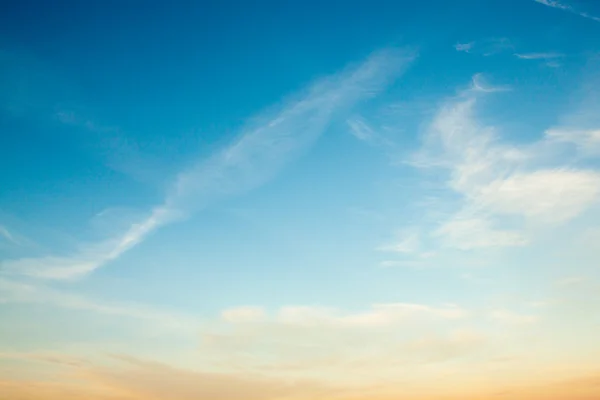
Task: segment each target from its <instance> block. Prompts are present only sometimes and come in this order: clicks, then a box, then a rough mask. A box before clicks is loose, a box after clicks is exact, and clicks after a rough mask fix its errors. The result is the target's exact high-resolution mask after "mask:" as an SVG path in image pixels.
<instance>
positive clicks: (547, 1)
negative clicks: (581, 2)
mask: <svg viewBox="0 0 600 400" xmlns="http://www.w3.org/2000/svg"><path fill="white" fill-rule="evenodd" d="M533 1H535V2H536V3H540V4H543V5H545V6H548V7H552V8H556V9H559V10H563V11H567V12H570V13H572V14H576V15H579V16H581V17H584V18H587V19H591V20H593V21H596V22H600V17H596V16H594V15H591V14H588V13H587V12H582V11H578V10H576V9H575V8H573V7H572V6H570V5H568V4H564V3H561V2H559V1H557V0H533Z"/></svg>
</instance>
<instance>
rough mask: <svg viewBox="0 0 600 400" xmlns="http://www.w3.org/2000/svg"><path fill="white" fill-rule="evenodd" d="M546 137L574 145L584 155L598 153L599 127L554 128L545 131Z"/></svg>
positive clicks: (553, 140)
mask: <svg viewBox="0 0 600 400" xmlns="http://www.w3.org/2000/svg"><path fill="white" fill-rule="evenodd" d="M546 138H547V140H548V141H550V142H553V143H559V144H561V143H566V144H570V145H574V146H575V148H576V149H577V151H578V152H579V153H580V154H583V155H585V156H590V157H595V156H599V155H600V129H583V130H578V129H568V128H555V129H549V130H547V131H546Z"/></svg>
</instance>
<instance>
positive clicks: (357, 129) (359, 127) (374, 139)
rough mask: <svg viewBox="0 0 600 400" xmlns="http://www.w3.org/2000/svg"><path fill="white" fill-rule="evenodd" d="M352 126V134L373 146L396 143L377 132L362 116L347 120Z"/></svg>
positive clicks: (350, 126)
mask: <svg viewBox="0 0 600 400" xmlns="http://www.w3.org/2000/svg"><path fill="white" fill-rule="evenodd" d="M346 123H347V124H348V127H349V128H350V134H352V136H354V137H355V138H357V139H358V140H360V141H363V142H365V143H367V144H369V145H371V146H388V147H389V146H393V145H394V144H393V143H392V142H391V141H389V140H388V139H386V138H385V137H383V136H382V135H381V134H379V133H377V132H375V130H374V129H373V128H372V127H370V126H369V125H368V124H367V123H366V122H365V121H364V119H362V118H358V117H355V118H351V119H349V120H347V121H346Z"/></svg>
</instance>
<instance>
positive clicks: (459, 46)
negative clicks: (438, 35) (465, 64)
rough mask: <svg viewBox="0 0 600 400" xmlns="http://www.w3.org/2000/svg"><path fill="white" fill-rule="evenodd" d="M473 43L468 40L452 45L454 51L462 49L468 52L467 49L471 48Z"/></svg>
mask: <svg viewBox="0 0 600 400" xmlns="http://www.w3.org/2000/svg"><path fill="white" fill-rule="evenodd" d="M473 45H474V43H473V42H470V43H457V44H455V45H454V48H455V49H456V51H464V52H465V53H468V52H469V50H471V49H472V48H473Z"/></svg>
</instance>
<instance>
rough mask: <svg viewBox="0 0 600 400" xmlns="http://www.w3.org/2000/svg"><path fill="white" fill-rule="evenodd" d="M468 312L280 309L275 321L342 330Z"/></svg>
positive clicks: (392, 307) (397, 306) (377, 307)
mask: <svg viewBox="0 0 600 400" xmlns="http://www.w3.org/2000/svg"><path fill="white" fill-rule="evenodd" d="M467 314H468V313H467V311H466V310H464V309H462V308H461V307H459V306H457V305H452V304H450V305H443V306H440V307H432V306H427V305H423V304H410V303H389V304H374V305H373V306H372V307H371V309H370V310H369V311H365V312H358V313H353V314H343V313H341V312H339V311H338V310H336V309H332V308H322V307H307V306H296V307H291V306H290V307H282V308H281V309H280V310H279V313H278V315H277V321H278V322H280V323H283V324H290V325H300V326H332V327H341V328H377V327H385V326H391V325H394V324H401V323H404V322H406V321H407V320H410V319H414V318H418V319H421V318H434V319H442V320H443V319H460V318H464V317H466V316H467Z"/></svg>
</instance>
